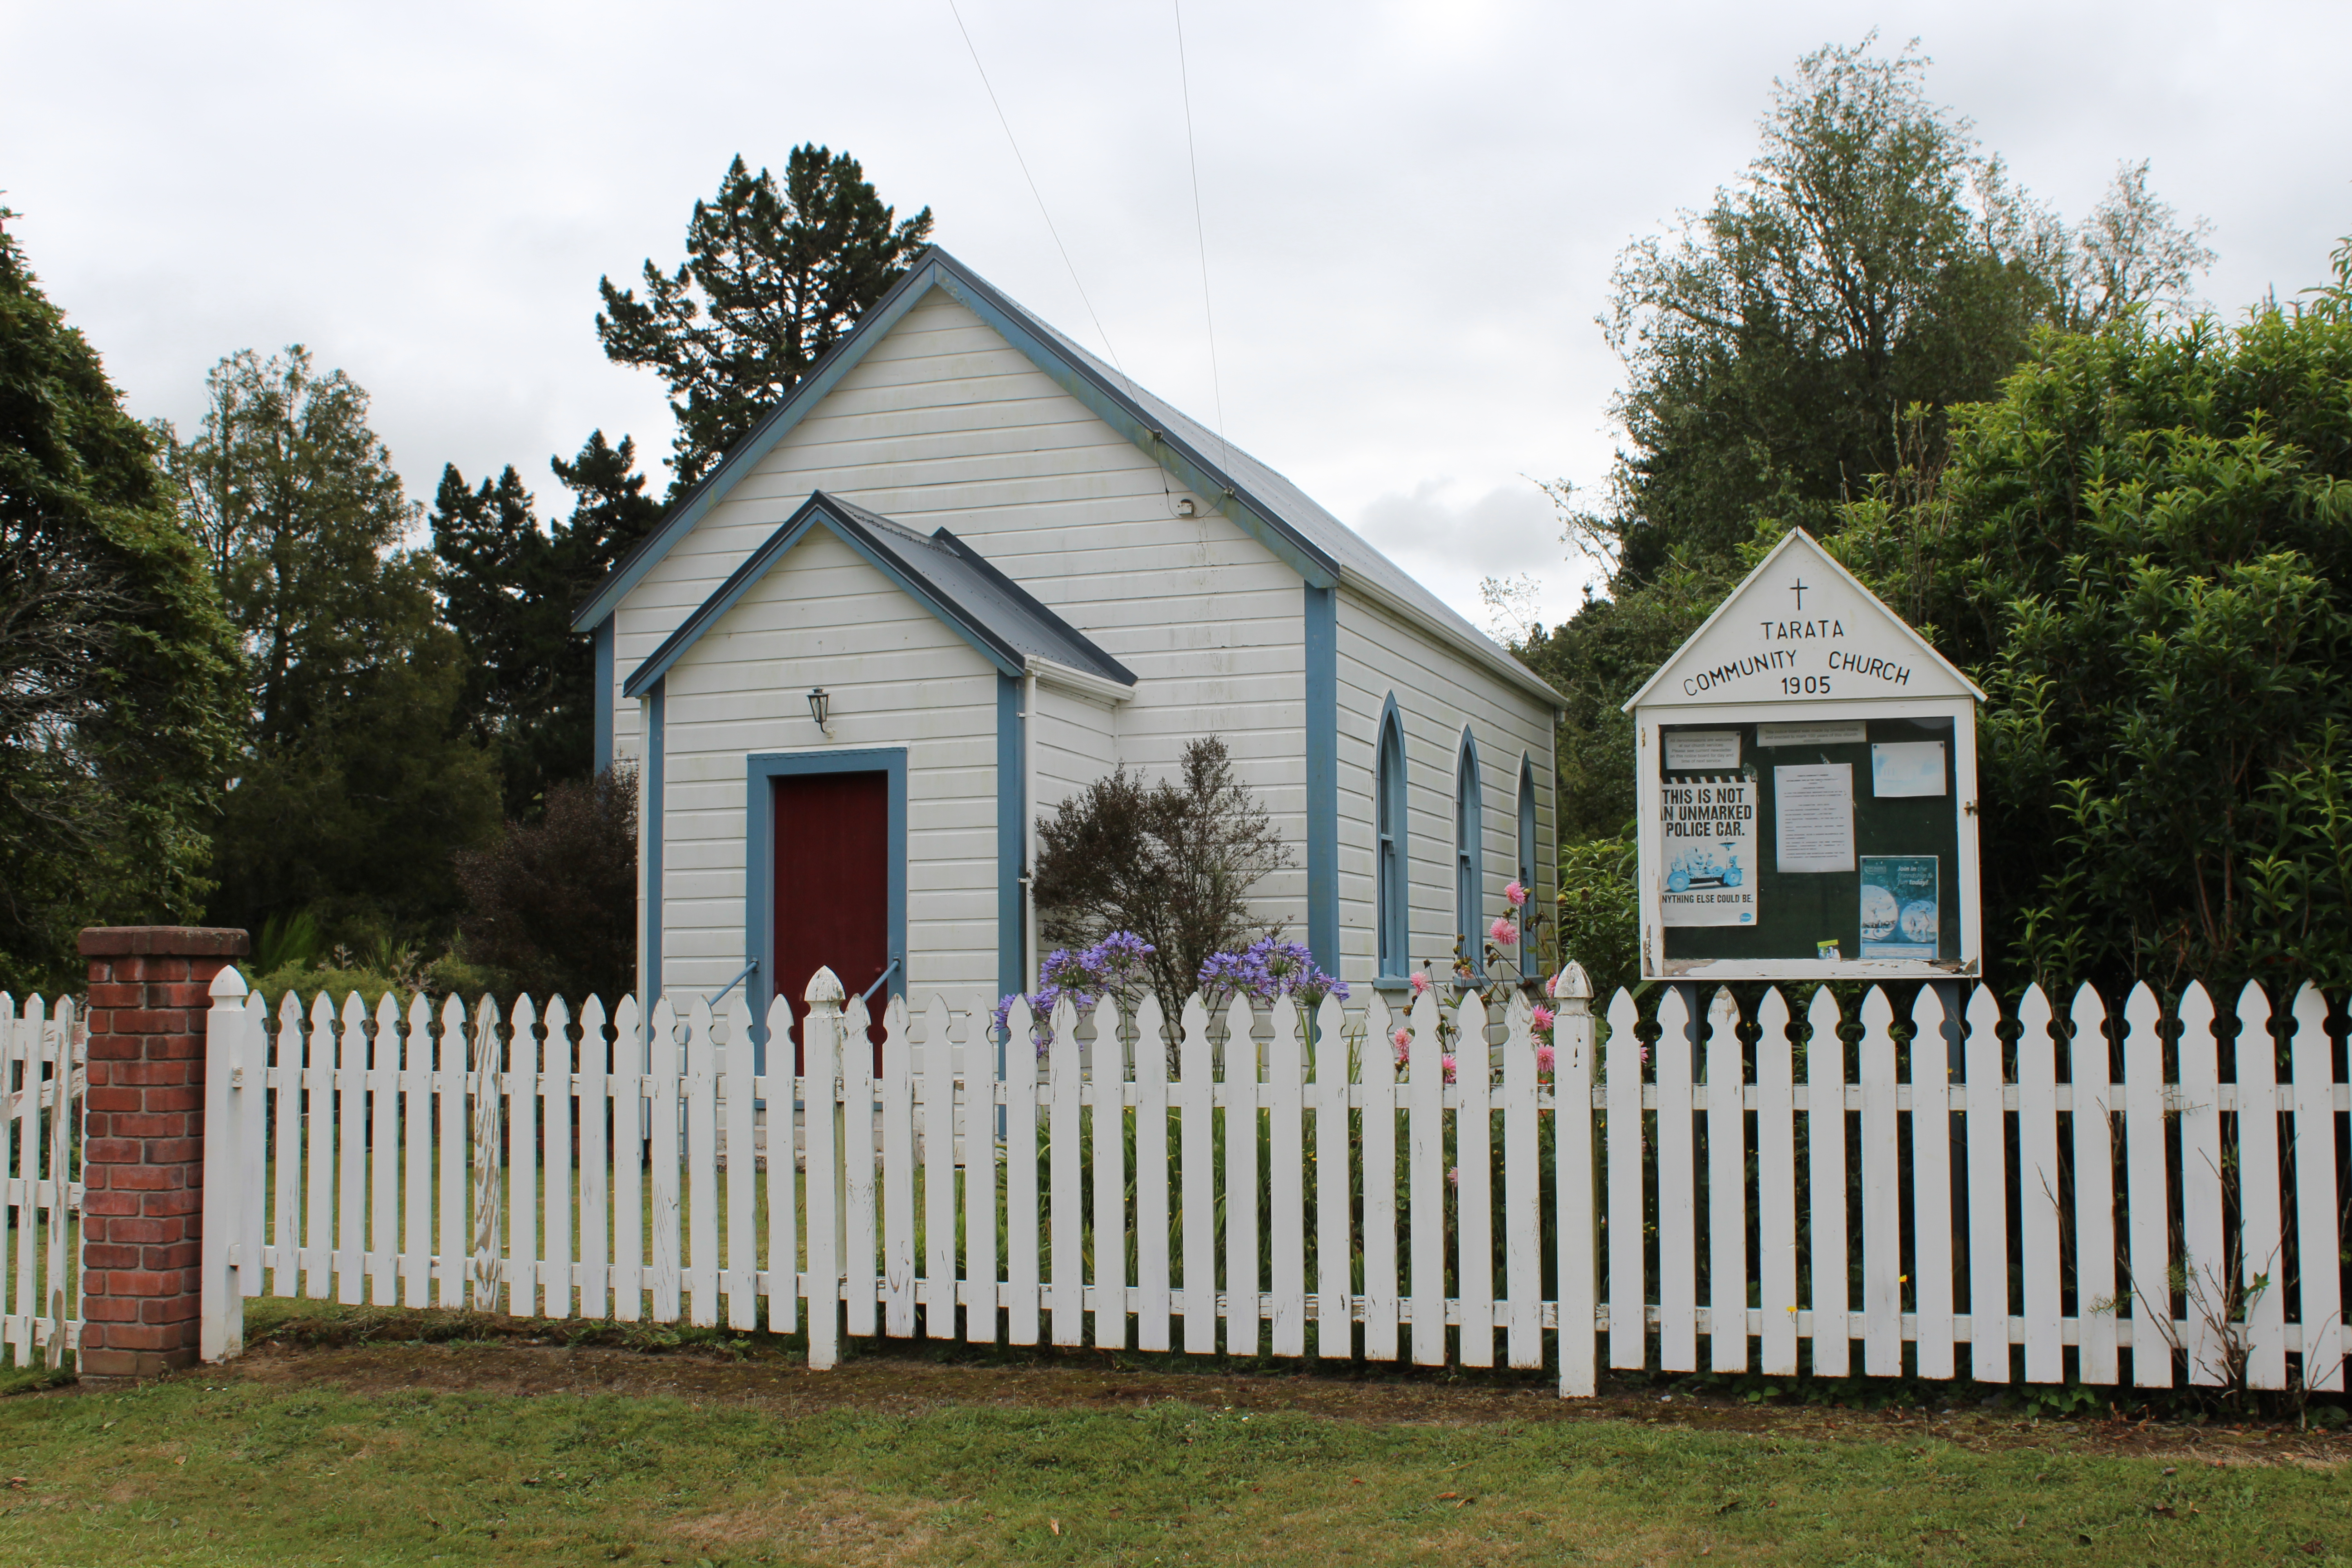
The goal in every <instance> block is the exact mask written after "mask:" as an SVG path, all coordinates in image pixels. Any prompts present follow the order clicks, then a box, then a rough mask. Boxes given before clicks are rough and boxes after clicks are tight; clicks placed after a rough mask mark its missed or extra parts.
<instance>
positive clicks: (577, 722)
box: [430, 430, 661, 822]
mask: <svg viewBox="0 0 2352 1568" xmlns="http://www.w3.org/2000/svg"><path fill="white" fill-rule="evenodd" d="M549 466H550V467H551V468H552V469H553V470H554V473H555V477H556V478H557V479H559V480H560V481H562V483H563V484H564V486H565V487H566V488H568V489H571V490H572V493H573V496H574V498H575V501H574V505H573V508H572V516H571V518H570V520H569V521H564V522H561V523H558V524H556V525H555V526H554V527H553V528H552V529H549V528H547V527H545V526H543V525H541V522H540V521H539V519H538V517H537V516H536V515H535V513H534V511H533V510H532V509H533V500H532V497H531V494H530V491H529V490H527V489H524V488H523V484H522V476H521V475H520V474H518V473H517V472H516V471H515V470H514V468H512V466H509V467H508V468H507V469H506V470H505V472H503V473H501V474H500V475H499V478H498V479H496V480H495V481H493V480H489V479H484V480H483V481H482V482H481V484H480V486H479V487H478V488H477V489H467V486H466V479H465V476H464V475H463V474H461V473H459V472H458V471H457V467H456V465H455V464H452V465H449V466H448V467H446V468H444V469H443V470H442V474H441V487H440V489H439V491H438V493H437V494H436V497H435V500H434V505H433V511H432V514H431V518H430V521H431V523H432V528H433V550H434V553H435V555H436V557H437V558H438V560H439V563H440V585H441V594H442V598H443V603H444V605H445V607H446V614H447V616H448V620H449V624H450V625H451V626H454V627H456V628H457V634H458V636H459V637H462V638H463V639H464V640H465V644H466V647H467V652H468V653H469V654H470V655H471V656H472V658H473V664H472V667H471V668H470V669H469V670H468V671H467V689H466V711H467V721H468V722H469V723H470V724H471V725H472V727H473V731H474V733H475V735H476V736H477V737H478V739H479V740H481V741H482V742H484V743H485V744H487V745H489V746H492V747H494V748H495V749H496V751H497V752H498V755H499V766H500V770H501V773H502V774H503V777H504V797H505V809H506V815H507V816H508V817H509V819H510V820H513V821H519V822H529V821H534V820H536V819H537V818H538V816H540V814H541V811H542V810H543V809H544V806H545V800H546V796H547V791H548V787H549V785H550V784H551V783H553V782H554V781H556V780H559V779H576V778H584V777H586V776H587V775H588V773H590V771H591V770H592V767H593V762H592V752H593V745H594V740H593V737H594V733H595V712H596V710H595V704H596V700H597V694H596V692H595V690H594V684H595V669H594V654H593V649H592V648H591V647H590V645H589V642H588V639H587V638H585V637H580V636H579V635H577V634H576V633H574V632H573V631H572V611H573V610H574V609H575V608H576V607H577V606H578V605H579V604H580V602H581V601H582V600H583V599H584V598H586V597H587V596H588V594H589V593H590V591H591V590H593V588H594V587H595V586H596V585H597V584H599V583H601V582H603V581H604V577H605V575H606V574H608V573H610V572H611V571H612V569H613V567H614V565H615V564H616V563H618V562H619V561H620V558H621V557H622V556H623V555H625V554H626V553H627V552H628V551H629V549H630V547H631V546H633V545H635V543H636V542H637V541H638V540H640V539H643V538H644V537H645V536H646V533H648V532H649V531H651V530H652V528H653V525H654V524H655V523H656V521H660V518H661V506H660V503H659V502H657V501H656V500H654V499H653V498H652V497H650V496H648V495H646V493H645V488H646V480H645V476H644V475H642V474H639V473H637V472H636V471H635V468H636V448H635V445H634V444H633V443H632V442H631V441H630V440H629V439H628V437H622V439H621V444H620V445H619V446H618V447H614V446H613V445H611V444H610V443H609V442H607V441H606V440H605V439H604V432H603V431H602V430H598V431H595V432H593V434H591V435H590V436H589V437H588V439H587V441H586V443H585V444H584V445H583V446H582V447H581V448H580V451H579V453H578V455H577V456H576V457H574V458H572V460H571V461H570V462H566V461H564V460H563V459H562V458H551V459H550V463H549Z"/></svg>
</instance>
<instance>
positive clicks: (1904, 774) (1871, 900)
mask: <svg viewBox="0 0 2352 1568" xmlns="http://www.w3.org/2000/svg"><path fill="white" fill-rule="evenodd" d="M1981 699H1982V693H1981V692H1979V691H1978V689H1976V687H1975V686H1974V685H1973V684H1972V683H1971V682H1969V679H1968V678H1967V677H1965V676H1963V675H1961V674H1960V672H1959V671H1958V670H1957V669H1955V668H1952V666H1951V665H1950V664H1949V663H1948V662H1947V661H1946V660H1945V659H1944V658H1942V656H1940V655H1939V654H1937V652H1936V651H1935V649H1934V648H1933V647H1930V646H1929V645H1928V644H1927V642H1926V640H1925V639H1923V638H1921V637H1919V636H1918V635H1917V634H1916V632H1914V631H1913V630H1912V629H1911V628H1910V627H1909V626H1906V625H1905V624H1904V623H1903V621H1902V619H1901V618H1900V617H1899V616H1895V614H1894V612H1893V611H1891V610H1889V609H1887V607H1886V606H1885V605H1884V604H1882V603H1880V602H1879V600H1878V599H1877V598H1876V597H1874V595H1872V594H1871V593H1870V592H1869V590H1867V589H1865V588H1864V587H1863V586H1862V584H1860V583H1859V582H1857V581H1855V580H1854V578H1853V575H1852V574H1849V573H1847V572H1846V571H1845V569H1844V568H1843V567H1842V566H1840V565H1839V564H1838V563H1836V562H1835V561H1834V560H1833V559H1832V558H1831V557H1830V556H1829V554H1828V553H1827V552H1824V551H1823V550H1822V548H1821V546H1820V545H1819V544H1818V543H1817V542H1814V541H1813V539H1812V538H1811V536H1810V535H1808V534H1806V533H1804V532H1803V531H1801V530H1799V531H1791V532H1790V534H1789V535H1788V537H1787V538H1785V539H1783V540H1782V541H1781V542H1780V545H1779V546H1778V547H1777V548H1776V549H1775V550H1774V551H1773V552H1772V553H1771V554H1770V555H1769V556H1768V557H1766V558H1765V560H1764V562H1763V563H1762V564H1760V565H1759V566H1758V567H1757V569H1756V570H1755V571H1754V572H1753V573H1751V574H1749V575H1748V579H1747V580H1746V581H1745V582H1743V583H1742V584H1740V585H1739V586H1738V588H1737V589H1735V590H1734V591H1733V592H1732V594H1731V595H1730V596H1729V597H1728V598H1727V599H1726V600H1725V601H1724V603H1723V604H1722V605H1721V606H1719V607H1718V608H1717V611H1716V613H1715V614H1714V615H1713V616H1710V617H1709V618H1708V620H1707V622H1706V625H1705V626H1701V627H1700V628H1699V629H1698V631H1697V632H1696V633H1694V634H1693V635H1692V637H1691V638H1690V640H1689V641H1687V642H1685V644H1684V645H1683V647H1681V648H1680V649H1679V650H1677V651H1676V653H1675V656H1674V658H1670V659H1668V660H1667V661H1666V663H1665V664H1664V666H1662V667H1661V668H1659V670H1658V672H1657V674H1656V675H1654V676H1653V677H1652V678H1651V679H1650V680H1649V682H1648V683H1647V684H1646V685H1644V686H1643V689H1642V690H1641V691H1640V692H1638V693H1636V694H1635V696H1634V697H1633V700H1632V701H1630V702H1628V703H1627V704H1626V708H1627V710H1629V711H1630V712H1632V713H1633V718H1634V723H1635V729H1636V731H1637V733H1638V744H1637V746H1636V749H1635V752H1634V754H1635V757H1636V758H1637V759H1638V761H1637V764H1636V765H1637V766H1638V767H1639V768H1640V769H1641V777H1640V780H1639V787H1638V791H1637V796H1638V799H1639V801H1640V802H1641V805H1642V815H1641V818H1640V857H1639V860H1640V877H1641V893H1642V900H1641V903H1642V970H1643V976H1644V977H1645V978H1649V979H1661V980H1663V979H1699V978H1707V979H1725V980H1734V979H1770V980H1793V979H1805V978H1811V979H1837V978H1880V979H1885V978H1902V977H1906V976H1908V977H1915V978H1921V979H1929V978H1950V977H1953V976H1957V975H1968V974H1975V973H1979V972H1980V970H1981V962H1982V961H1981V952H1980V947H1979V933H1980V931H1981V923H1982V922H1981V915H1980V908H1979V867H1978V854H1977V832H1976V826H1977V816H1976V801H1977V792H1976V704H1977V703H1978V702H1979V700H1981Z"/></svg>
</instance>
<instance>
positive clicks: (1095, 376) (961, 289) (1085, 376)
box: [939, 268, 1339, 588]
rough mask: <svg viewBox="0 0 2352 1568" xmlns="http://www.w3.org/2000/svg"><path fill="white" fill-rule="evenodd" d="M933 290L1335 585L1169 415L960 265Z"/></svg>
mask: <svg viewBox="0 0 2352 1568" xmlns="http://www.w3.org/2000/svg"><path fill="white" fill-rule="evenodd" d="M939 287H940V289H944V290H945V291H946V293H947V295H948V297H949V298H950V299H952V300H955V301H956V302H957V303H959V304H961V305H962V306H963V307H964V308H965V309H966V310H970V311H971V313H972V314H973V315H975V316H978V317H979V318H980V319H981V320H982V321H986V322H987V323H988V324H989V325H990V326H992V327H993V328H995V329H996V331H997V333H998V335H1000V336H1001V337H1003V339H1004V340H1005V342H1009V343H1011V344H1012V345H1013V347H1014V348H1017V349H1019V350H1020V351H1021V352H1022V353H1025V354H1027V355H1028V356H1029V358H1030V360H1031V361H1032V362H1033V363H1034V364H1035V365H1036V366H1037V368H1038V369H1040V370H1042V371H1044V372H1045V374H1046V375H1047V376H1049V377H1051V378H1052V379H1053V382H1054V384H1055V385H1057V386H1059V387H1060V388H1061V389H1062V390H1063V391H1065V392H1066V393H1068V394H1069V395H1071V396H1073V397H1075V398H1076V399H1077V400H1078V401H1079V402H1080V403H1083V404H1085V405H1087V412H1089V413H1091V414H1093V415H1094V416H1095V417H1096V418H1097V419H1100V420H1101V421H1102V422H1103V423H1104V424H1106V425H1108V426H1110V427H1111V428H1112V429H1114V430H1116V431H1118V433H1119V434H1120V435H1122V436H1124V437H1127V438H1128V439H1129V441H1131V442H1133V443H1134V444H1135V445H1136V446H1137V447H1141V448H1142V449H1143V450H1144V451H1145V452H1147V453H1149V454H1150V456H1151V457H1152V458H1153V459H1154V460H1155V461H1157V462H1158V463H1159V464H1160V467H1162V468H1166V469H1167V470H1168V471H1169V473H1170V474H1171V475H1173V476H1174V477H1175V478H1176V479H1178V480H1179V481H1180V482H1181V483H1182V484H1183V486H1184V488H1185V489H1189V490H1192V492H1193V493H1195V494H1197V495H1202V496H1208V497H1212V498H1222V500H1223V506H1222V507H1221V509H1220V510H1223V512H1224V513H1225V515H1226V516H1227V517H1229V518H1231V519H1233V521H1234V522H1235V523H1237V524H1239V525H1240V527H1241V529H1242V530H1243V531H1244V532H1246V533H1248V534H1250V535H1251V536H1252V537H1254V538H1255V539H1256V540H1257V542H1259V543H1261V544H1263V545H1265V547H1266V548H1267V549H1268V550H1270V551H1272V552H1274V554H1275V556H1276V558H1277V559H1278V560H1280V561H1281V562H1282V563H1283V564H1284V565H1286V566H1288V567H1289V568H1290V569H1291V570H1292V571H1294V572H1296V573H1297V574H1299V575H1300V576H1301V577H1303V578H1305V579H1306V580H1307V585H1308V586H1309V587H1314V588H1331V587H1336V586H1338V585H1339V563H1338V562H1337V561H1334V560H1333V559H1331V557H1330V556H1329V555H1328V553H1326V552H1324V551H1322V550H1321V549H1318V547H1317V546H1316V545H1315V543H1314V542H1312V541H1310V540H1308V539H1307V537H1306V536H1305V535H1304V534H1302V533H1300V532H1299V531H1297V529H1294V528H1292V527H1291V526H1290V525H1289V524H1288V523H1286V522H1285V521H1283V520H1282V519H1281V517H1280V516H1278V515H1277V514H1276V511H1275V510H1274V508H1273V507H1271V506H1269V505H1267V504H1266V503H1265V501H1264V500H1260V499H1259V498H1258V497H1256V496H1255V495H1253V494H1251V493H1250V492H1249V491H1248V490H1247V489H1244V488H1242V487H1241V486H1240V485H1238V484H1237V483H1236V482H1235V481H1234V477H1233V476H1232V475H1230V474H1228V473H1226V472H1225V471H1224V470H1223V469H1222V468H1219V467H1218V466H1217V465H1215V464H1213V463H1212V462H1210V461H1209V459H1208V458H1207V457H1206V456H1205V455H1204V454H1202V453H1201V452H1199V451H1197V450H1195V449H1194V448H1193V447H1192V446H1190V445H1189V444H1187V443H1186V442H1185V441H1184V440H1183V439H1181V437H1178V436H1176V435H1175V434H1173V433H1172V432H1171V431H1170V430H1169V429H1168V428H1167V426H1168V425H1169V424H1170V421H1169V420H1168V419H1167V418H1165V417H1164V416H1163V417H1161V418H1160V419H1158V420H1154V419H1153V418H1152V417H1151V416H1150V414H1149V413H1148V412H1147V411H1146V410H1145V409H1144V407H1143V406H1142V405H1141V404H1139V402H1138V401H1137V400H1136V398H1135V396H1134V395H1133V394H1132V393H1130V392H1128V391H1123V390H1122V389H1120V388H1119V387H1118V385H1117V384H1115V383H1114V382H1113V381H1112V379H1111V378H1110V377H1109V376H1108V375H1106V374H1103V373H1102V372H1101V370H1100V369H1099V368H1098V367H1097V366H1095V365H1093V364H1090V363H1087V361H1085V360H1083V359H1079V358H1076V357H1075V356H1073V355H1072V354H1071V353H1068V352H1067V351H1066V348H1065V347H1064V345H1063V344H1062V343H1061V342H1058V341H1057V340H1056V339H1055V336H1054V334H1053V333H1052V331H1050V330H1049V329H1048V330H1044V331H1040V330H1039V329H1044V327H1045V323H1044V322H1042V321H1037V320H1036V319H1035V318H1034V317H1033V316H1031V315H1030V314H1029V313H1028V312H1027V311H1025V310H1023V309H1022V308H1021V307H1020V306H1018V305H1016V304H1014V303H1013V301H1012V300H1008V299H1006V298H1005V297H1004V296H1003V295H1002V294H1000V293H998V292H997V291H996V289H994V288H993V287H992V286H991V285H990V284H988V283H986V282H984V281H982V279H979V278H976V277H973V276H972V275H971V273H969V272H967V271H964V270H962V269H961V268H941V270H940V281H939Z"/></svg>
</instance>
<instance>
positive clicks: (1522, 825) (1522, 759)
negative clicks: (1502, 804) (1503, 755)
mask: <svg viewBox="0 0 2352 1568" xmlns="http://www.w3.org/2000/svg"><path fill="white" fill-rule="evenodd" d="M1519 886H1520V887H1522V888H1525V889H1527V890H1528V901H1527V902H1526V903H1524V904H1521V905H1520V906H1519V962H1520V963H1522V964H1525V963H1527V962H1528V957H1527V952H1528V949H1527V942H1528V921H1530V920H1532V919H1534V918H1535V912H1536V763H1535V759H1534V758H1533V757H1530V756H1528V755H1527V754H1526V753H1525V752H1521V753H1520V755H1519Z"/></svg>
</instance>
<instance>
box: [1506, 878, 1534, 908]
mask: <svg viewBox="0 0 2352 1568" xmlns="http://www.w3.org/2000/svg"><path fill="white" fill-rule="evenodd" d="M1503 897H1505V898H1507V899H1508V900H1511V908H1513V909H1515V910H1516V909H1517V908H1518V907H1519V906H1520V905H1521V904H1524V903H1526V902H1527V901H1528V890H1527V889H1526V888H1524V887H1522V886H1521V885H1520V884H1518V883H1517V882H1507V883H1505V884H1504V885H1503Z"/></svg>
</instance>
